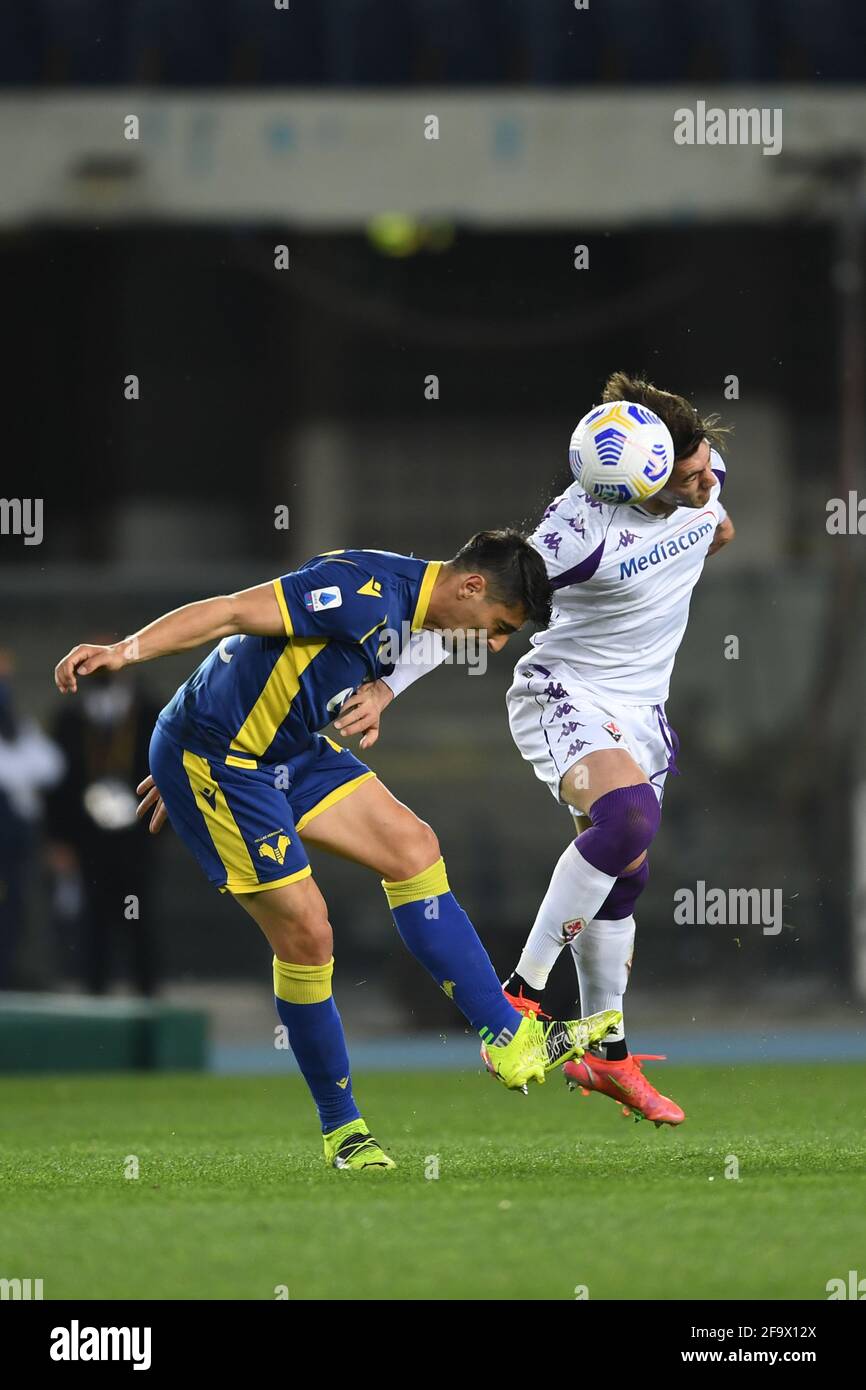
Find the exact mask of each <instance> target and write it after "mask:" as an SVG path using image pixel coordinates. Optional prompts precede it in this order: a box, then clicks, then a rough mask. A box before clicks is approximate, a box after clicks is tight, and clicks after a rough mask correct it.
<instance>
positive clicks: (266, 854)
mask: <svg viewBox="0 0 866 1390" xmlns="http://www.w3.org/2000/svg"><path fill="white" fill-rule="evenodd" d="M291 843H292V842H291V840H290V839H289V837H288V835H287V834H286V832H285V830H272V831H271V832H270V834H269V835H261V836H260V837H259V839H258V840H256V844H257V845H258V847H259V857H260V858H261V859H273V861H274V863H276V864H282V863H283V860H284V859H285V857H286V850H287V849H288V848H289V845H290V844H291Z"/></svg>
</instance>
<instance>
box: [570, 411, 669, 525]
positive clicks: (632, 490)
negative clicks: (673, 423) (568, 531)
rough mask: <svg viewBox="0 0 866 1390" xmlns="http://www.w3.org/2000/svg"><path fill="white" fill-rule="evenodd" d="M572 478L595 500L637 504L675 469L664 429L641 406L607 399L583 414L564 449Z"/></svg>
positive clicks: (660, 423)
mask: <svg viewBox="0 0 866 1390" xmlns="http://www.w3.org/2000/svg"><path fill="white" fill-rule="evenodd" d="M568 461H569V463H570V464H571V471H572V473H573V474H574V477H575V480H576V481H577V482H578V483H580V485H581V487H582V488H584V489H585V491H586V492H588V493H589V495H590V497H596V498H597V499H598V500H599V501H600V502H613V503H618V502H642V501H644V500H645V499H646V498H647V497H652V495H653V493H655V492H658V491H659V489H660V488H663V487H664V485H665V483H666V482H667V480H668V478H669V477H670V475H671V472H672V470H673V466H674V441H673V440H672V439H671V433H670V430H669V429H668V427H667V425H666V424H665V423H664V422H663V421H662V420H660V419H659V417H658V415H656V414H655V412H654V411H652V410H648V409H647V407H646V406H645V405H635V404H633V402H631V401H612V402H611V404H610V405H597V406H594V407H593V409H592V410H591V411H590V412H589V414H588V415H584V417H583V419H582V420H581V422H580V424H579V425H578V426H577V428H576V430H575V431H574V434H573V435H572V436H571V444H570V445H569V449H568Z"/></svg>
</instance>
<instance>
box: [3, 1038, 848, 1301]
mask: <svg viewBox="0 0 866 1390" xmlns="http://www.w3.org/2000/svg"><path fill="white" fill-rule="evenodd" d="M652 1075H653V1076H654V1078H655V1079H656V1081H657V1082H658V1084H660V1085H661V1086H662V1088H663V1089H664V1090H665V1091H666V1092H667V1093H668V1094H671V1095H673V1096H675V1097H676V1099H677V1100H678V1101H680V1103H681V1104H682V1105H683V1106H684V1108H685V1110H686V1113H687V1116H688V1119H687V1121H686V1123H685V1124H684V1125H683V1126H682V1127H681V1128H680V1129H679V1130H676V1131H671V1130H669V1129H663V1130H656V1129H655V1128H653V1127H652V1126H650V1125H648V1124H646V1123H641V1124H635V1123H634V1122H633V1121H631V1120H625V1119H623V1118H622V1117H621V1116H620V1113H619V1111H618V1109H617V1107H616V1106H615V1105H614V1104H613V1102H612V1101H610V1100H608V1099H606V1098H604V1097H602V1096H592V1097H591V1098H589V1099H583V1098H582V1097H580V1096H579V1095H576V1094H574V1095H570V1094H569V1093H568V1092H567V1091H566V1089H565V1086H564V1084H563V1082H562V1081H561V1079H560V1078H559V1077H558V1076H556V1075H554V1076H551V1077H549V1078H548V1082H547V1084H546V1085H545V1086H544V1087H543V1088H538V1087H536V1088H534V1089H533V1092H532V1094H530V1096H529V1097H528V1098H524V1097H523V1096H520V1095H513V1094H509V1093H508V1092H506V1091H505V1090H504V1089H503V1088H502V1087H501V1086H499V1085H497V1084H496V1083H495V1082H494V1081H493V1080H492V1079H491V1078H488V1077H487V1076H485V1075H482V1074H480V1073H479V1074H475V1073H456V1072H445V1073H441V1074H431V1073H424V1074H420V1075H406V1074H399V1075H397V1074H392V1075H385V1074H383V1075H373V1076H369V1077H364V1076H359V1077H358V1078H357V1092H358V1094H359V1096H360V1099H361V1102H362V1104H363V1107H364V1113H365V1116H366V1117H367V1119H368V1121H369V1123H370V1127H371V1129H372V1130H373V1132H374V1133H375V1134H376V1136H377V1137H378V1138H380V1139H381V1140H382V1142H383V1143H384V1144H385V1146H386V1148H388V1149H389V1151H390V1152H391V1154H392V1156H393V1157H394V1158H395V1159H396V1160H397V1162H398V1164H399V1167H398V1169H397V1170H396V1171H395V1172H392V1173H383V1172H375V1173H366V1174H351V1173H338V1172H335V1171H334V1170H332V1169H328V1168H327V1167H326V1166H325V1164H324V1162H323V1160H322V1157H321V1143H320V1139H319V1138H318V1135H317V1126H316V1122H315V1116H314V1111H313V1109H312V1106H311V1103H310V1101H309V1098H308V1096H307V1094H306V1091H305V1089H304V1087H303V1085H302V1083H301V1082H300V1081H299V1080H296V1079H290V1078H286V1079H277V1078H261V1077H252V1078H250V1077H231V1078H226V1077H214V1076H197V1075H196V1076H191V1075H179V1076H165V1075H160V1076H144V1077H143V1076H139V1075H135V1076H122V1077H117V1076H114V1077H110V1078H109V1077H104V1078H102V1077H99V1078H97V1077H88V1078H79V1077H74V1078H59V1077H58V1078H47V1079H37V1080H34V1079H32V1078H26V1079H25V1078H11V1079H10V1078H6V1079H2V1080H0V1114H2V1116H3V1119H4V1125H3V1134H2V1138H0V1276H3V1277H6V1278H13V1277H20V1278H28V1277H29V1278H42V1279H43V1280H44V1294H45V1298H46V1299H58V1298H72V1299H78V1298H109V1299H110V1298H124V1299H127V1298H129V1299H141V1298H169V1299H183V1298H196V1299H201V1298H204V1299H212V1298H213V1299H272V1298H274V1297H275V1289H276V1288H277V1287H278V1286H281V1285H284V1286H286V1287H287V1288H288V1293H289V1297H290V1298H291V1299H358V1298H361V1299H363V1298H368V1299H437V1298H441V1299H476V1298H488V1299H489V1298H493V1299H563V1300H572V1299H574V1298H575V1291H576V1289H577V1288H578V1287H579V1286H586V1288H587V1289H588V1293H589V1297H590V1298H591V1299H611V1298H613V1299H630V1298H653V1299H657V1298H662V1299H677V1298H680V1299H688V1298H722V1299H738V1298H745V1299H768V1298H772V1299H788V1298H791V1299H826V1297H827V1294H826V1287H825V1286H826V1283H827V1280H828V1279H831V1278H835V1277H842V1278H846V1277H847V1272H848V1270H849V1269H860V1270H862V1269H863V1259H864V1250H866V1137H864V1126H863V1119H864V1111H866V1067H864V1066H862V1065H859V1064H850V1065H839V1066H825V1067H822V1068H812V1067H800V1066H795V1065H789V1066H784V1067H771V1066H751V1067H748V1066H738V1067H736V1068H727V1067H712V1068H707V1067H704V1068H696V1067H679V1066H656V1068H655V1069H654V1071H653V1072H652ZM730 1156H733V1157H734V1158H735V1159H736V1161H737V1163H738V1165H739V1178H738V1179H737V1180H734V1179H732V1178H726V1177H725V1171H726V1168H727V1170H728V1171H729V1172H730V1171H732V1170H733V1162H732V1158H731V1157H730ZM434 1157H435V1161H434ZM133 1158H135V1159H137V1160H138V1170H139V1176H138V1178H127V1177H125V1176H124V1174H125V1171H131V1170H132V1169H133V1163H132V1159H133ZM437 1163H438V1173H439V1176H438V1178H433V1177H426V1176H425V1172H426V1173H433V1172H434V1171H436V1166H437Z"/></svg>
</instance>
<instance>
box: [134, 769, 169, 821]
mask: <svg viewBox="0 0 866 1390" xmlns="http://www.w3.org/2000/svg"><path fill="white" fill-rule="evenodd" d="M135 790H136V792H137V793H138V795H139V796H140V797H141V801H139V803H138V806H137V807H136V810H135V815H136V818H137V819H138V820H143V819H144V817H145V816H146V815H147V813H148V811H149V810H150V809H151V807H155V810H154V812H153V815H152V816H151V818H150V825H149V826H148V830H149V831H150V833H151V835H158V834H159V832H160V830H162V827H163V826H164V825H165V822H166V820H167V819H168V817H167V815H166V810H165V802H164V801H163V799H162V797H161V796H160V794H159V787H158V786H157V785H156V783H155V782H154V780H153V778H152V777H145V779H144V781H143V782H139V784H138V786H137V787H136V789H135Z"/></svg>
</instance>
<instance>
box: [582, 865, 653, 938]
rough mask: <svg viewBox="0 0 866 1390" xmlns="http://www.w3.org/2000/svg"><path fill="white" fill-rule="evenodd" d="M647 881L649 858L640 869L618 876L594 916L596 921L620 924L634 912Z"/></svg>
mask: <svg viewBox="0 0 866 1390" xmlns="http://www.w3.org/2000/svg"><path fill="white" fill-rule="evenodd" d="M648 880H649V858H647V859H645V860H644V861H643V863H642V864H641V866H640V868H639V869H635V870H634V871H633V872H632V873H630V874H620V876H619V878H618V879H617V881H616V883H615V884H614V885H613V887H612V888H611V890H610V892H609V893H608V895H607V897H606V898H605V900H604V902H603V903H602V905H601V907H600V908H599V909H598V912H597V913H596V914H595V916H596V920H597V921H599V922H621V921H622V919H623V918H624V917H630V916H631V914H632V913H633V912H634V905H635V903H636V902H637V900H638V898H639V897H640V895H641V893H642V892H643V890H644V889H645V888H646V886H647V882H648Z"/></svg>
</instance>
